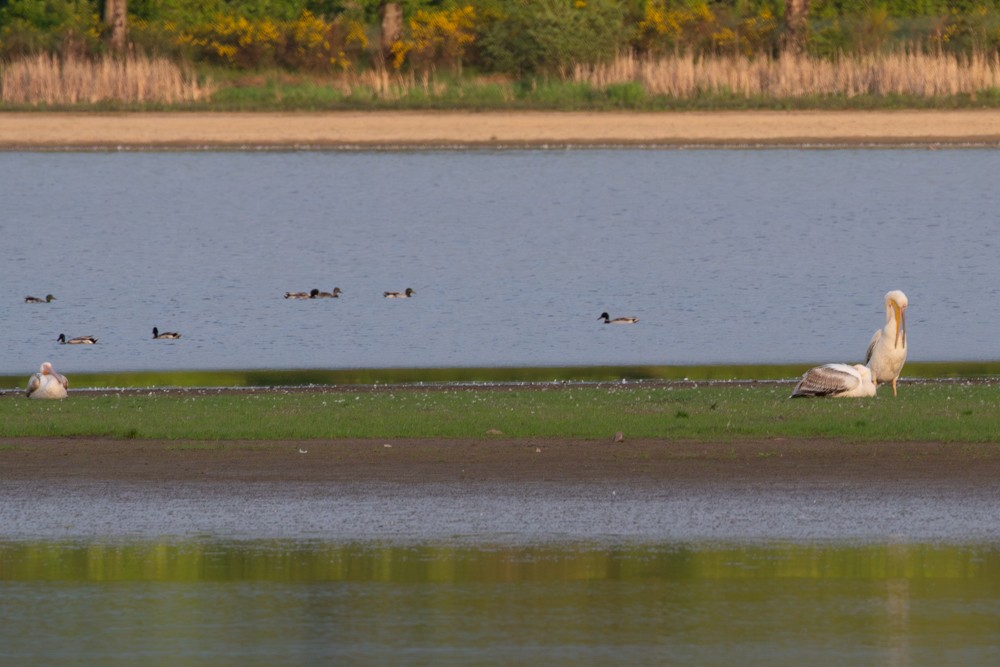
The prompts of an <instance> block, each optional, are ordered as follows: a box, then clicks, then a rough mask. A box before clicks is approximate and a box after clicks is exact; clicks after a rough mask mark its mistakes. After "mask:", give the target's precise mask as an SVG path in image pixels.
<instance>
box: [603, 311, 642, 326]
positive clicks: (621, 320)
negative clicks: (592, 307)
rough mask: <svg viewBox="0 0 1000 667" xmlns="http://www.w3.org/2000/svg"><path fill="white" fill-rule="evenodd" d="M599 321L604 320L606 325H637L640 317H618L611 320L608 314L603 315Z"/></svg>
mask: <svg viewBox="0 0 1000 667" xmlns="http://www.w3.org/2000/svg"><path fill="white" fill-rule="evenodd" d="M597 319H599V320H604V323H605V324H635V323H636V322H638V321H639V318H638V317H616V318H615V319H611V317H610V316H609V315H608V314H607V313H601V316H600V317H598V318H597Z"/></svg>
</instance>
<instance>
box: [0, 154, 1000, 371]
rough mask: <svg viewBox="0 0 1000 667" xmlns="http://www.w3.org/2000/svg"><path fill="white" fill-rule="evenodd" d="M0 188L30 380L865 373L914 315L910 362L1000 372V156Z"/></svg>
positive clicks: (309, 166) (547, 165) (11, 357)
mask: <svg viewBox="0 0 1000 667" xmlns="http://www.w3.org/2000/svg"><path fill="white" fill-rule="evenodd" d="M0 169H2V171H3V174H4V215H3V216H2V218H0V232H2V237H3V243H2V246H0V248H2V249H0V259H2V261H0V277H2V282H0V284H2V285H3V289H4V293H5V295H4V296H3V297H2V299H0V304H2V305H0V313H2V317H3V321H4V333H5V343H4V345H3V346H2V348H0V368H3V369H4V371H5V372H9V373H16V372H20V371H23V372H31V371H33V370H35V368H36V367H37V364H38V363H39V362H40V361H41V360H43V359H49V360H52V361H53V362H55V363H56V364H57V368H60V369H62V370H65V371H67V372H73V371H76V370H87V371H91V370H93V371H100V370H141V369H208V368H304V367H318V368H354V367H400V366H402V367H421V366H502V365H528V366H534V365H596V364H704V363H770V362H799V361H802V362H827V361H856V360H858V359H859V358H860V357H861V356H863V353H864V350H865V348H866V346H867V343H868V340H869V338H870V336H871V334H872V332H873V331H874V330H875V329H876V328H877V327H879V326H880V325H881V323H882V321H883V317H884V315H883V306H882V302H881V300H882V296H883V295H884V294H885V292H886V291H888V290H890V289H902V290H904V291H905V292H906V293H907V294H908V296H909V298H910V311H909V324H910V336H909V343H910V359H911V360H924V361H930V360H959V359H963V360H964V359H1000V337H997V336H996V335H995V333H996V331H997V330H998V328H1000V322H998V318H1000V307H998V306H1000V294H998V291H1000V280H998V278H1000V270H998V268H997V266H998V262H997V259H996V258H997V254H998V242H997V228H998V223H1000V219H998V214H997V210H998V206H997V204H998V199H997V189H996V174H997V173H998V172H1000V153H998V152H997V151H992V150H954V151H952V150H946V151H926V150H859V151H852V150H843V151H840V150H838V151H806V150H793V151H786V150H773V151H728V150H713V151H657V150H650V151H643V150H607V151H605V150H581V151H510V152H489V151H473V152H405V153H393V152H372V153H363V152H361V153H342V152H321V153H310V152H289V153H260V154H254V153H238V152H223V153H211V152H200V153H184V152H178V153H124V154H118V153H70V154H65V153H63V154H60V153H3V154H0ZM335 286H336V287H340V288H341V289H342V290H343V297H342V298H340V299H337V300H333V299H327V300H312V301H304V302H299V301H288V300H285V299H283V298H282V294H283V293H284V292H285V291H288V290H308V289H310V288H314V287H315V288H320V289H322V290H327V291H328V290H332V289H333V288H334V287H335ZM406 287H412V288H413V289H414V290H416V293H417V296H416V297H415V298H413V299H409V300H396V301H390V300H386V299H383V298H382V296H381V295H382V292H383V291H385V290H402V289H405V288H406ZM47 293H52V294H54V295H55V296H56V298H57V300H56V301H55V302H53V303H51V304H46V305H35V306H31V305H26V304H23V303H22V300H23V298H24V297H25V296H26V295H29V294H30V295H35V296H44V295H45V294H47ZM602 311H608V312H610V313H611V314H612V315H613V316H618V315H631V316H636V317H639V318H640V320H641V321H640V323H639V324H638V325H636V326H604V325H602V324H600V323H599V322H598V321H597V316H598V314H599V313H601V312H602ZM153 326H158V327H159V328H160V329H161V330H179V331H181V332H182V334H183V336H184V337H183V338H182V339H181V340H180V341H178V342H165V341H158V342H156V343H154V342H153V341H151V340H150V335H151V334H150V331H151V329H152V327H153ZM59 333H66V334H67V335H68V336H76V335H83V334H87V335H93V336H97V337H98V338H99V339H100V342H99V344H98V345H96V346H94V347H92V348H87V349H83V348H79V347H72V348H71V347H69V346H66V347H60V346H59V345H58V344H57V343H56V342H55V338H56V337H57V336H58V334H59Z"/></svg>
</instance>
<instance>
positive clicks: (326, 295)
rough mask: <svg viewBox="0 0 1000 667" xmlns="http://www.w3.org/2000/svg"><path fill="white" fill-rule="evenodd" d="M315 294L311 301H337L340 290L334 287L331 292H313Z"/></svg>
mask: <svg viewBox="0 0 1000 667" xmlns="http://www.w3.org/2000/svg"><path fill="white" fill-rule="evenodd" d="M313 291H314V292H316V294H315V295H313V296H312V297H311V298H313V299H339V298H340V288H339V287H334V288H333V291H332V292H320V291H319V290H313Z"/></svg>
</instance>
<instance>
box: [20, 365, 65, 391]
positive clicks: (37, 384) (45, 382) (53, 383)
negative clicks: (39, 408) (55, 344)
mask: <svg viewBox="0 0 1000 667" xmlns="http://www.w3.org/2000/svg"><path fill="white" fill-rule="evenodd" d="M67 387H69V380H67V379H66V377H65V376H64V375H60V374H59V373H57V372H56V371H55V369H53V368H52V364H51V363H50V362H48V361H46V362H45V363H43V364H42V366H41V368H39V369H38V372H37V373H35V374H34V375H32V376H31V377H30V378H28V391H27V392H26V393H27V396H28V398H35V399H42V398H49V399H60V398H66V388H67Z"/></svg>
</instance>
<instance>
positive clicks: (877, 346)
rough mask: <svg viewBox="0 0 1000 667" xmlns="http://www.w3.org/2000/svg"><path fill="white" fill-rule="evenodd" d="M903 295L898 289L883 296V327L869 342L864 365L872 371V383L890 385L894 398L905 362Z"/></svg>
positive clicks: (904, 304) (904, 302)
mask: <svg viewBox="0 0 1000 667" xmlns="http://www.w3.org/2000/svg"><path fill="white" fill-rule="evenodd" d="M908 303H909V302H908V301H907V299H906V295H905V294H903V293H902V292H900V291H899V290H898V289H897V290H893V291H891V292H889V293H888V294H886V295H885V326H884V327H882V328H881V329H879V330H878V331H876V332H875V335H874V336H872V340H871V342H870V343H868V352H867V354H865V364H866V365H867V366H868V368H870V369H872V380H874V381H875V384H878V383H879V382H890V381H891V382H892V395H893V396H895V395H896V380H897V379H899V372H900V371H902V370H903V364H904V363H906V306H907V304H908Z"/></svg>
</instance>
